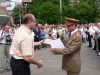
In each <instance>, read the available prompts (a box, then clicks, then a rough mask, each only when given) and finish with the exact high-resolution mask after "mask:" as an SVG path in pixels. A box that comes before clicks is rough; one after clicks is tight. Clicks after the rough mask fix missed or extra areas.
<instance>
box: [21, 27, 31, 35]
mask: <svg viewBox="0 0 100 75" xmlns="http://www.w3.org/2000/svg"><path fill="white" fill-rule="evenodd" d="M21 27H22V28H23V29H24V30H25V31H26V32H27V33H28V34H31V32H32V30H30V29H29V28H27V27H26V26H24V25H21Z"/></svg>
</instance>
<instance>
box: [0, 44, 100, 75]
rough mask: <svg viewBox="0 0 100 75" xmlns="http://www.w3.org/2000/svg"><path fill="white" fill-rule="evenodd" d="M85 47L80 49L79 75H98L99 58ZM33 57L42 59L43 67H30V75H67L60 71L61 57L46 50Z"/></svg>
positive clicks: (36, 52)
mask: <svg viewBox="0 0 100 75" xmlns="http://www.w3.org/2000/svg"><path fill="white" fill-rule="evenodd" d="M87 46H88V44H87V43H85V44H83V45H82V49H81V60H82V69H81V73H80V75H100V56H98V55H97V53H96V51H94V50H91V49H90V48H89V47H87ZM35 57H38V58H40V59H42V61H43V63H44V67H42V68H40V69H38V68H37V66H35V65H31V75H67V74H66V72H65V71H63V70H62V69H61V65H62V55H54V54H53V53H51V52H50V51H48V50H47V49H42V50H36V51H35ZM0 75H12V74H11V71H10V72H4V73H0Z"/></svg>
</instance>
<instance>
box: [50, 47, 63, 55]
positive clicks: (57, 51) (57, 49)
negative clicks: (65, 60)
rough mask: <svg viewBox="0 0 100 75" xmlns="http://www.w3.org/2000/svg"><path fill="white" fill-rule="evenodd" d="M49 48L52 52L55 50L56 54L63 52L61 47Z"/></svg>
mask: <svg viewBox="0 0 100 75" xmlns="http://www.w3.org/2000/svg"><path fill="white" fill-rule="evenodd" d="M49 50H50V51H51V52H53V53H54V54H61V53H62V52H61V50H62V49H59V48H49Z"/></svg>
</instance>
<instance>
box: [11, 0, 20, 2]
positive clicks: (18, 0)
mask: <svg viewBox="0 0 100 75" xmlns="http://www.w3.org/2000/svg"><path fill="white" fill-rule="evenodd" d="M11 1H15V2H19V3H21V1H22V0H11Z"/></svg>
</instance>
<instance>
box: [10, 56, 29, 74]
mask: <svg viewBox="0 0 100 75" xmlns="http://www.w3.org/2000/svg"><path fill="white" fill-rule="evenodd" d="M29 65H30V64H29V63H28V62H26V61H25V60H23V59H15V58H13V57H11V60H10V66H11V70H12V75H30V68H29Z"/></svg>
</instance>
